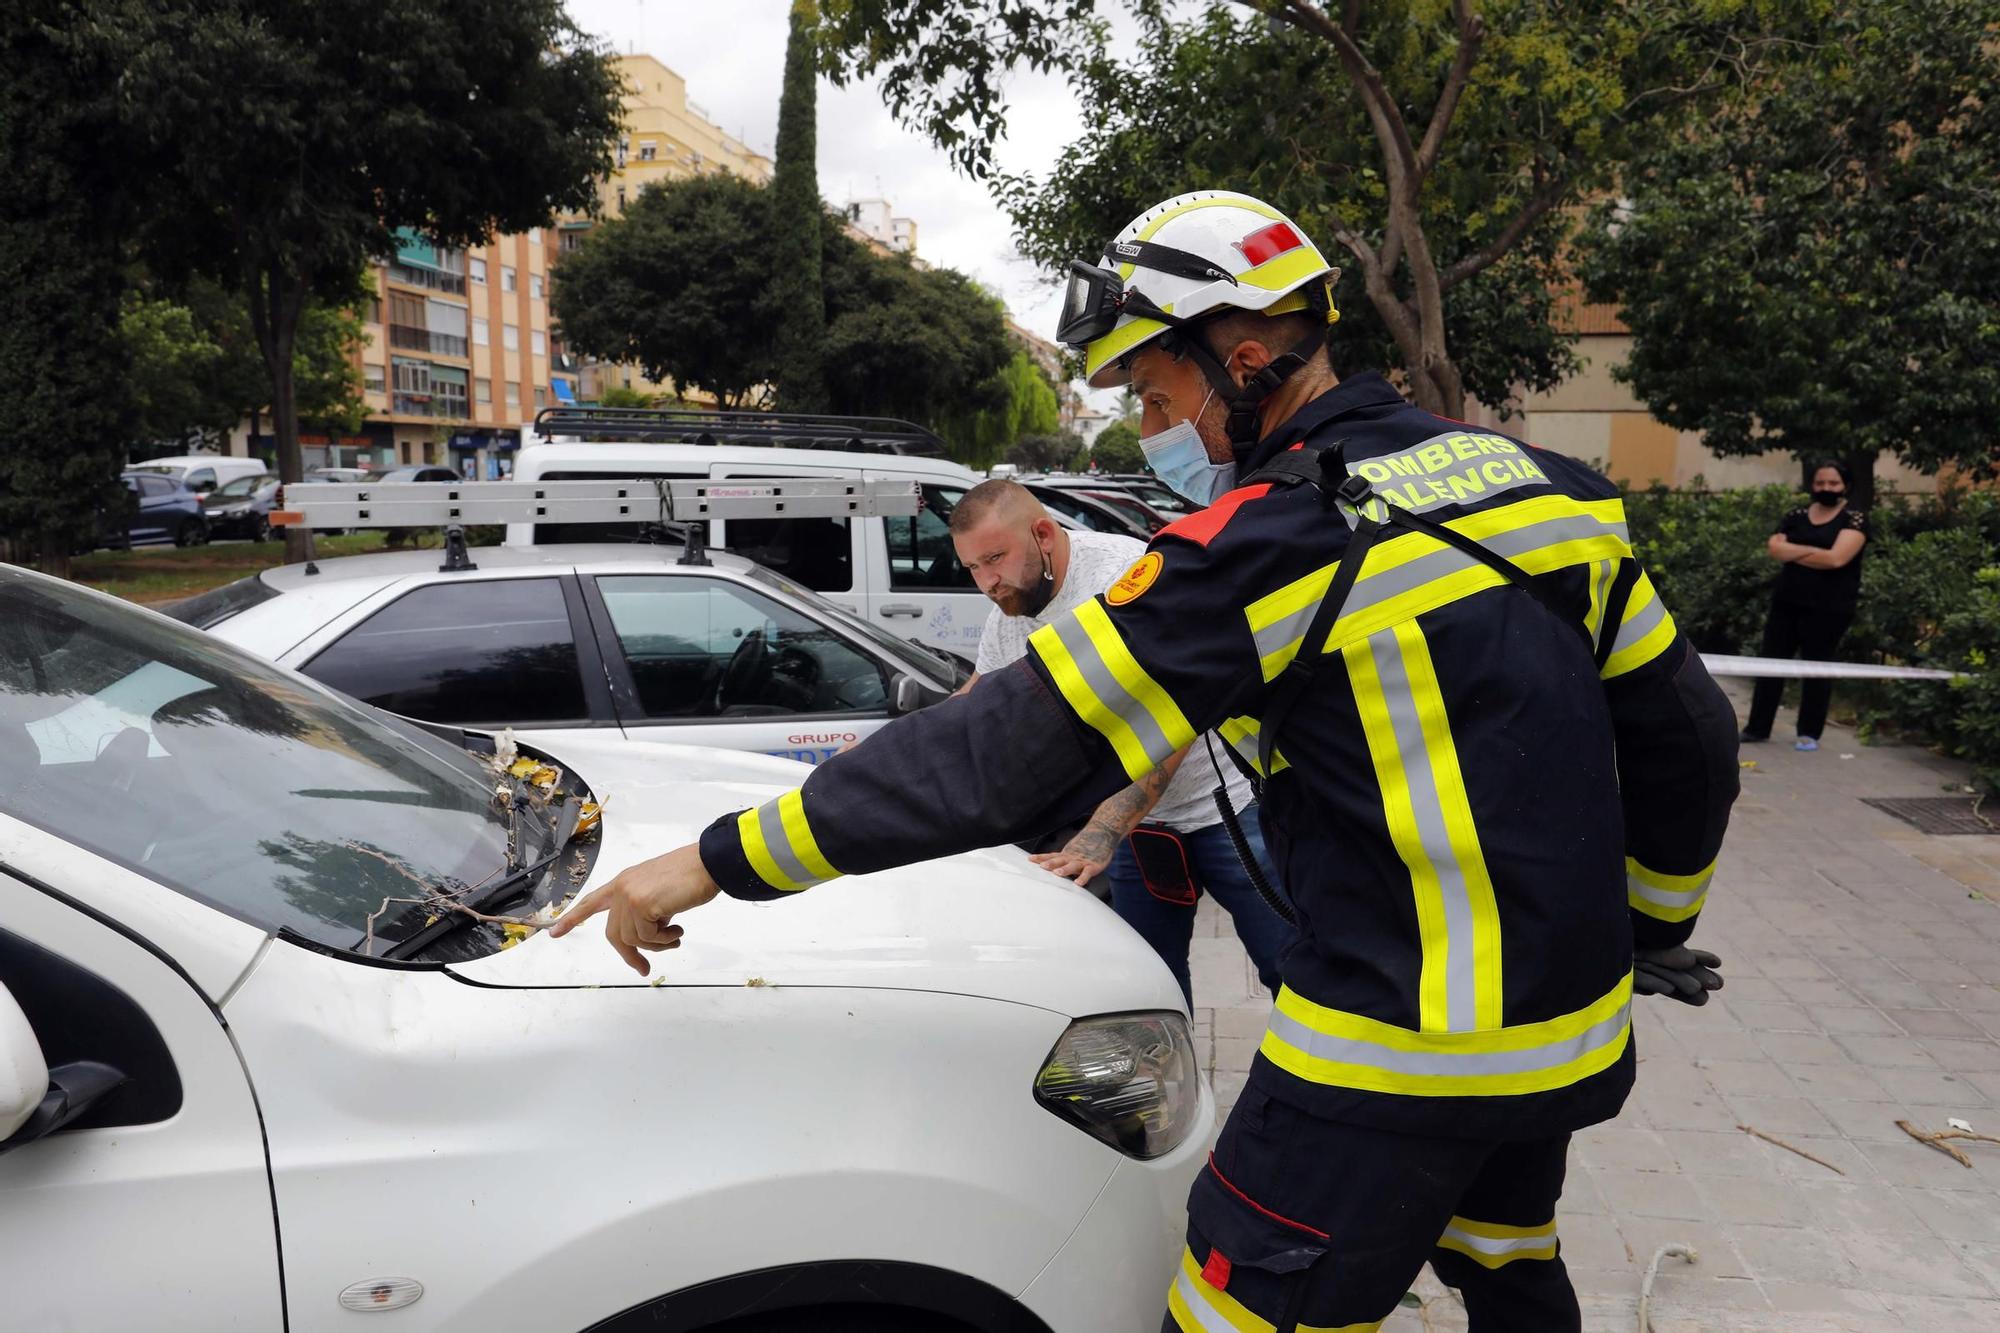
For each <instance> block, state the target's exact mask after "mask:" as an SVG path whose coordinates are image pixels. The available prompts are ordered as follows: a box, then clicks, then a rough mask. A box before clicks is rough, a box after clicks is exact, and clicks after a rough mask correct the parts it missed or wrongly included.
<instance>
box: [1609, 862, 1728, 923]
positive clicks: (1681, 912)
mask: <svg viewBox="0 0 2000 1333" xmlns="http://www.w3.org/2000/svg"><path fill="white" fill-rule="evenodd" d="M1714 876H1715V862H1713V861H1710V862H1709V863H1708V864H1707V865H1705V866H1703V867H1702V868H1701V869H1700V870H1697V871H1695V872H1694V873H1693V874H1692V875H1669V874H1666V873H1664V872H1662V871H1658V870H1648V869H1647V868H1646V867H1645V866H1642V865H1640V864H1639V863H1638V862H1637V861H1635V860H1633V859H1632V858H1631V857H1629V856H1628V857H1626V858H1625V900H1626V901H1627V902H1628V903H1630V904H1631V905H1632V910H1633V911H1635V912H1644V913H1645V914H1646V915H1647V916H1650V917H1653V918H1655V919H1656V920H1660V921H1685V920H1687V919H1688V918H1689V917H1691V916H1693V915H1694V914H1695V913H1696V912H1699V911H1700V910H1701V905H1702V903H1703V902H1704V901H1706V900H1707V898H1708V881H1709V880H1710V879H1712V878H1714Z"/></svg>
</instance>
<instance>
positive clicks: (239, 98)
mask: <svg viewBox="0 0 2000 1333" xmlns="http://www.w3.org/2000/svg"><path fill="white" fill-rule="evenodd" d="M145 13H146V19H145V21H144V22H143V24H139V25H138V26H136V27H135V29H134V30H133V34H132V40H133V44H134V47H135V50H134V52H133V55H132V58H131V59H130V60H129V62H127V63H126V65H125V67H124V68H123V69H122V70H121V71H120V72H119V77H118V78H117V79H116V80H114V83H115V85H116V88H117V94H118V98H119V103H120V106H121V107H122V108H124V109H125V111H126V112H127V114H128V116H129V119H130V122H131V124H130V128H131V132H132V147H133V148H134V149H136V150H137V151H138V152H139V153H141V154H144V155H145V157H146V160H147V162H148V164H149V167H150V169H152V170H153V171H154V172H155V173H156V174H155V175H153V176H152V177H151V178H150V179H149V182H148V183H149V185H150V186H152V187H153V189H154V191H155V194H154V204H155V207H153V208H151V209H149V210H148V212H147V214H146V218H145V221H146V226H145V227H144V229H143V231H142V233H141V234H140V237H139V239H140V241H141V243H142V245H143V248H144V252H145V255H146V258H147V261H148V263H149V265H151V266H153V267H155V268H156V269H157V270H158V271H160V272H161V273H162V274H163V275H164V276H166V277H168V278H169V279H173V278H178V277H180V276H182V275H184V274H188V273H205V274H208V275H210V276H213V277H214V278H216V279H217V280H218V281H220V282H222V283H223V284H224V285H226V286H228V287H230V288H231V289H232V290H235V291H239V292H242V293H244V294H245V295H246V296H247V297H248V300H249V305H250V317H251V324H252V327H253V328H254V329H255V331H256V336H257V342H258V346H259V350H260V351H261V352H262V354H263V358H264V363H265V366H266V368H267V370H268V372H269V374H270V377H271V384H272V417H273V422H274V425H275V427H276V435H277V439H278V467H279V473H280V475H281V476H283V477H284V478H285V479H287V480H296V479H297V477H298V475H299V470H300V456H299V442H298V426H299V411H298V407H299V398H298V389H299V385H298V381H297V377H296V373H295V371H294V368H293V366H294V363H293V354H294V351H295V348H296V344H297V341H298V337H299V327H300V320H301V318H302V316H303V315H304V312H305V310H306V308H307V306H308V304H309V302H310V300H311V298H313V297H314V296H315V295H318V296H320V297H321V298H322V299H325V298H327V297H329V296H332V297H337V298H344V297H345V296H346V295H347V294H348V293H349V291H350V290H351V288H352V284H353V283H354V280H355V275H356V274H357V273H358V272H360V270H361V268H362V266H363V263H364V261H365V260H367V259H369V258H379V257H386V256H388V255H390V254H391V253H392V252H393V251H394V249H395V244H396V243H395V234H396V231H397V229H398V228H411V229H415V230H416V231H418V232H420V233H422V234H423V235H425V236H427V237H430V238H432V239H433V240H435V241H436V242H437V243H439V244H440V245H446V246H466V245H472V244H476V243H480V242H483V241H485V240H486V239H488V238H489V237H490V236H491V235H492V234H493V233H494V232H495V231H503V232H511V231H524V230H526V229H528V228H530V227H534V226H545V225H548V224H549V223H551V222H552V221H553V220H554V216H555V214H556V213H557V212H559V211H563V210H585V209H589V208H592V207H594V206H595V203H596V189H595V182H596V180H597V178H598V177H600V176H601V175H603V174H605V173H606V172H608V171H609V169H610V167H611V144H612V142H613V140H614V139H615V137H616V134H617V130H618V126H619V123H620V120H621V117H622V111H621V107H620V98H619V89H618V86H617V79H616V75H615V73H614V71H613V69H612V67H611V64H610V62H609V60H608V59H607V58H606V57H605V56H604V55H603V54H602V53H601V52H599V51H598V50H596V49H595V48H594V47H592V46H591V45H589V44H588V43H587V42H586V41H585V39H584V38H583V35H582V34H581V32H580V31H579V30H578V29H577V28H576V26H575V25H574V24H573V23H572V22H571V21H570V19H569V17H568V15H567V14H566V13H565V12H564V10H563V8H562V5H561V0H314V3H312V4H296V3H290V2H289V0H190V2H189V3H184V4H178V5H171V6H151V7H147V9H146V11H145ZM124 146H125V145H123V144H120V145H119V147H120V148H123V147H124ZM98 151H100V152H103V153H107V154H109V153H112V152H113V149H112V144H111V143H110V142H109V141H107V142H106V143H105V144H104V145H102V146H100V148H99V150H98Z"/></svg>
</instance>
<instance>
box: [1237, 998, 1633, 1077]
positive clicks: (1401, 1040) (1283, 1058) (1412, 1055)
mask: <svg viewBox="0 0 2000 1333" xmlns="http://www.w3.org/2000/svg"><path fill="white" fill-rule="evenodd" d="M1631 1036H1632V974H1631V973H1629V972H1628V973H1626V974H1625V976H1624V977H1622V978H1621V979H1620V980H1619V982H1618V984H1617V985H1616V986H1614V987H1613V988H1612V989H1611V990H1610V991H1609V992H1608V993H1607V994H1605V995H1604V996H1602V997H1601V998H1599V999H1597V1000H1595V1001H1593V1002H1591V1003H1590V1004H1588V1005H1586V1006H1585V1007H1583V1008H1582V1009H1578V1010H1577V1011H1575V1012H1574V1013H1568V1014H1563V1015H1561V1016H1560V1017H1557V1018H1551V1019H1547V1020H1545V1021H1543V1022H1540V1023H1521V1024H1516V1025H1515V1026H1512V1027H1503V1028H1495V1029H1493V1030H1491V1031H1486V1032H1418V1031H1414V1030H1412V1029H1410V1028H1402V1027H1397V1026H1395V1025H1394V1024H1392V1023H1384V1022H1381V1021H1380V1020H1379V1019H1373V1018H1364V1017H1363V1016H1361V1015H1360V1014H1350V1013H1343V1012H1341V1011H1340V1010H1337V1009H1328V1008H1326V1007H1324V1006H1323V1005H1317V1004H1314V1003H1313V1002H1312V1001H1310V1000H1308V999H1306V998H1305V997H1304V996H1302V995H1300V994H1298V993H1297V992H1295V991H1293V990H1292V989H1290V988H1289V987H1286V988H1283V989H1281V990H1280V991H1279V992H1278V1003H1277V1006H1276V1008H1275V1009H1273V1010H1272V1013H1271V1025H1270V1027H1269V1028H1268V1029H1267V1030H1266V1031H1265V1033H1264V1042H1263V1045H1262V1046H1261V1047H1260V1049H1261V1050H1262V1051H1263V1053H1264V1057H1265V1058H1266V1059H1268V1060H1270V1061H1271V1063H1273V1064H1274V1065H1276V1066H1278V1068H1280V1069H1283V1070H1285V1071H1286V1072H1287V1073H1290V1074H1292V1075H1294V1076H1295V1077H1298V1078H1301V1079H1304V1080H1306V1081H1307V1082H1309V1083H1320V1084H1325V1085H1327V1086H1329V1087H1337V1088H1356V1089H1360V1090H1362V1091H1367V1092H1394V1093H1402V1094H1404V1095H1407V1096H1414V1097H1509V1096H1514V1095H1517V1094H1519V1093H1526V1092H1547V1091H1549V1090H1550V1089H1552V1088H1565V1087H1568V1086H1569V1085H1570V1084H1572V1083H1577V1082H1580V1081H1582V1080H1583V1079H1586V1078H1588V1077H1590V1076H1591V1075H1592V1074H1595V1073H1598V1072H1599V1071H1600V1070H1604V1069H1608V1068H1610V1067H1611V1065H1613V1064H1614V1063H1616V1062H1617V1060H1618V1057H1619V1056H1620V1055H1621V1054H1623V1053H1624V1050H1625V1047H1626V1044H1627V1043H1628V1042H1629V1041H1630V1040H1631Z"/></svg>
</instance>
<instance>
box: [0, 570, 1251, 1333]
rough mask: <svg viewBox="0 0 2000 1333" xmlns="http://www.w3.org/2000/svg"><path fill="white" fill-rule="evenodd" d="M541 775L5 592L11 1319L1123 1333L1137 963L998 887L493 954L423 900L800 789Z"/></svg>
mask: <svg viewBox="0 0 2000 1333" xmlns="http://www.w3.org/2000/svg"><path fill="white" fill-rule="evenodd" d="M521 660H522V661H523V662H524V663H525V662H530V661H532V655H531V654H528V655H524V656H523V658H522V659H521ZM534 740H535V741H536V742H537V743H536V744H535V745H533V746H531V747H523V748H522V750H521V757H522V758H523V759H526V760H528V761H529V764H528V765H527V766H526V767H525V768H524V769H523V773H525V774H527V776H517V775H514V774H513V772H512V770H511V769H509V768H507V767H506V766H505V765H504V763H503V762H501V761H500V760H498V759H497V757H496V755H495V753H494V752H495V750H496V748H497V745H496V741H495V738H493V737H492V736H490V735H486V734H483V733H478V732H467V731H462V730H459V729H455V728H449V727H418V726H416V725H414V724H411V723H408V722H404V721H401V720H398V719H395V718H392V717H390V716H388V715H386V714H383V713H381V712H378V711H376V710H374V709H370V708H367V707H365V706H363V705H361V704H358V703H356V702H354V701H352V700H350V699H348V698H346V697H344V696H342V695H340V694H338V693H336V692H334V691H332V690H329V689H327V688H325V687H324V686H322V685H320V684H318V683H317V682H315V681H313V680H311V679H309V678H307V677H304V676H300V675H297V674H295V673H293V672H290V671H286V670H284V669H283V668H280V667H277V666H273V665H271V664H269V663H267V662H263V661H261V660H259V659H258V658H256V657H255V656H253V655H252V654H249V653H246V652H244V651H243V650H241V649H239V648H237V647H234V646H233V645H230V644H227V643H223V642H221V641H219V640H217V639H215V638H213V637H211V636H208V635H205V634H202V633H201V632H199V631H197V630H194V629H192V628H190V627H188V626H185V625H181V624H177V623H175V622H173V621H171V620H168V619H167V618H165V617H163V616H158V615H155V614H153V613H151V612H149V611H145V610H142V609H140V608H137V607H133V606H130V605H127V604H125V603H122V602H119V601H117V600H115V599H113V598H110V597H106V596H104V595H102V594H99V593H95V592H92V591H90V590H87V589H84V588H81V587H78V586H76V585H74V584H69V583H65V582H61V581H58V580H53V579H48V578H43V577H41V576H39V575H36V574H32V573H29V572H27V571H25V570H19V569H15V568H12V567H8V566H0V753H5V754H6V755H7V756H8V760H9V762H8V768H7V771H6V773H5V774H4V776H0V981H4V985H0V1198H5V1199H6V1200H7V1206H6V1207H5V1208H4V1209H0V1284H4V1288H5V1291H6V1293H7V1295H6V1303H7V1309H8V1311H9V1313H8V1315H7V1317H6V1320H5V1323H6V1324H7V1326H8V1327H9V1328H20V1329H49V1328H74V1329H115V1328H132V1329H140V1328H143V1329H146V1330H148V1333H194V1331H196V1330H199V1331H200V1333H208V1331H209V1330H215V1329H225V1328H226V1329H257V1330H264V1329H277V1328H288V1329H290V1330H292V1333H345V1331H346V1330H349V1329H351V1328H352V1327H357V1325H355V1324H354V1315H355V1313H356V1312H384V1311H387V1312H393V1311H395V1310H396V1309H398V1308H405V1307H411V1306H414V1309H411V1310H409V1311H408V1312H407V1313H405V1314H404V1315H402V1316H401V1317H400V1319H398V1318H395V1317H393V1316H392V1317H391V1319H390V1321H389V1322H390V1323H395V1324H399V1325H401V1324H407V1325H408V1326H409V1327H411V1328H423V1329H436V1330H473V1329H510V1330H512V1329H536V1330H542V1329H565V1330H574V1329H585V1328H589V1329H595V1330H600V1333H610V1331H613V1330H616V1331H617V1333H624V1331H625V1330H638V1329H641V1328H644V1329H674V1330H679V1331H680V1333H709V1331H713V1333H723V1330H727V1333H780V1330H783V1331H785V1333H801V1331H802V1330H815V1331H817V1330H835V1329H842V1330H861V1329H866V1330H869V1331H870V1333H915V1331H916V1330H942V1329H952V1330H1001V1329H1006V1330H1015V1331H1018V1333H1151V1331H1152V1330H1154V1329H1156V1328H1157V1327H1158V1321H1159V1309H1160V1300H1161V1296H1162V1293H1163V1292H1164V1291H1165V1290H1166V1288H1167V1284H1168V1282H1169V1281H1170V1278H1171V1274H1172V1272H1173V1271H1174V1269H1175V1265H1176V1263H1177V1259H1178V1256H1179V1254H1180V1248H1181V1231H1182V1228H1183V1227H1184V1225H1185V1218H1184V1215H1183V1212H1182V1201H1183V1199H1184V1197H1185V1194H1186V1191H1187V1189H1188V1187H1189V1185H1190V1183H1191V1182H1192V1180H1193V1178H1194V1176H1195V1175H1196V1173H1197V1172H1198V1171H1199V1170H1200V1169H1201V1168H1202V1165H1203V1163H1204V1161H1205V1154H1206V1152H1207V1149H1208V1143H1209V1139H1210V1136H1211V1134H1212V1131H1213V1126H1214V1109H1213V1100H1212V1098H1211V1097H1210V1096H1209V1095H1208V1093H1207V1091H1206V1090H1205V1088H1204V1087H1203V1085H1202V1083H1201V1080H1200V1076H1199V1073H1198V1071H1197V1067H1196V1060H1195V1057H1194V1052H1193V1046H1192V1041H1191V1038H1190V1036H1189V1029H1188V1019H1187V1015H1186V1012H1185V1010H1184V1009H1182V1007H1181V1000H1180V993H1179V990H1178V988H1177V987H1176V986H1175V984H1174V982H1173V981H1172V979H1171V977H1170V976H1169V975H1168V973H1167V971H1166V969H1165V967H1164V966H1163V965H1162V964H1161V963H1160V962H1159V960H1158V958H1157V957H1156V956H1155V955H1154V953H1153V951H1152V950H1151V949H1150V948H1149V947H1148V946H1147V945H1146V944H1145V943H1144V942H1143V941H1141V940H1140V939H1139V937H1138V936H1136V935H1134V934H1133V933H1132V932H1131V931H1130V930H1129V929H1127V928H1126V927H1125V926H1124V925H1123V924H1122V923H1121V922H1120V921H1119V920H1118V919H1117V918H1116V917H1115V916H1113V915H1112V913H1111V912H1110V911H1109V910H1108V909H1107V908H1105V907H1103V906H1102V905H1100V904H1099V903H1097V902H1096V901H1095V900H1094V899H1093V898H1092V897H1091V896H1090V895H1089V893H1087V892H1086V891H1084V890H1080V889H1077V888H1075V887H1074V886H1073V885H1071V884H1069V883H1067V882H1065V881H1063V880H1060V879H1058V878H1056V877H1055V876H1052V875H1049V874H1047V873H1045V872H1042V871H1040V870H1037V869H1035V868H1034V867H1033V866H1032V865H1031V864H1029V863H1028V861H1027V860H1026V858H1025V857H1023V856H1022V855H1020V854H1019V853H1017V852H1014V851H1013V850H1012V849H1006V850H1003V851H996V852H979V853H973V854H969V855H965V856H959V857H952V858H948V859H945V860H941V861H936V862H931V863H927V864H923V865H918V866H913V867H910V868H908V869H906V870H901V871H893V872H885V873H881V874H874V875H866V876H858V877H855V878H853V879H851V880H846V881H840V882H836V883H833V884H828V885H824V886H822V887H820V888H817V889H814V890H812V891H811V892H809V893H805V894H801V895H799V896H798V898H797V899H796V900H794V901H789V902H785V903H779V904H770V903H745V902H737V901H734V900H729V899H721V900H718V901H717V902H715V903H714V904H712V905H710V906H708V907H705V908H703V909H702V910H701V911H700V912H699V913H698V914H696V915H694V916H691V917H690V918H688V921H687V935H686V938H685V940H684V941H683V943H682V945H681V947H680V948H679V949H677V950H676V951H675V952H673V953H672V954H667V955H663V956H661V959H660V961H661V963H662V964H663V966H661V967H660V969H659V971H658V973H657V974H656V977H655V979H654V980H653V981H652V983H651V984H648V983H647V982H644V981H641V980H640V979H639V978H638V977H636V976H634V975H633V973H632V972H631V971H630V970H629V969H628V968H627V967H626V966H625V964H624V963H623V962H622V961H621V960H620V959H619V958H618V956H617V955H616V954H615V953H614V952H613V951H612V950H611V949H609V948H608V947H606V946H605V944H604V942H603V940H602V938H601V936H600V935H599V933H598V932H597V931H595V930H593V929H589V928H586V929H585V930H584V931H583V932H581V933H580V934H578V935H577V936H575V937H573V938H569V939H564V940H550V939H548V938H547V937H546V936H544V935H540V934H528V936H527V938H525V939H522V940H521V941H520V942H519V943H518V944H515V945H514V947H511V948H510V947H508V944H509V942H510V937H511V936H518V935H522V934H525V933H526V932H525V931H523V930H522V929H521V928H518V927H517V928H514V929H512V930H510V929H508V928H507V927H504V926H502V925H498V924H494V923H490V922H482V921H478V920H475V919H473V918H472V917H470V916H469V915H466V914H465V913H462V912H459V911H457V910H456V909H455V908H454V907H452V906H451V903H452V902H453V901H459V902H466V903H467V904H468V905H469V904H470V903H472V902H477V903H479V904H480V910H482V911H485V912H487V913H488V914H506V915H509V916H513V917H522V918H525V917H530V916H532V915H534V914H535V913H537V912H538V911H541V910H542V909H545V908H550V907H552V906H553V905H554V904H556V903H559V902H561V901H562V900H563V899H565V898H566V897H568V896H569V895H572V894H575V893H580V892H584V891H587V890H588V889H590V888H591V887H593V886H595V885H597V884H600V883H602V882H603V881H605V880H606V879H607V878H608V877H609V876H610V875H611V874H613V873H614V872H615V871H617V870H619V869H621V868H623V867H624V866H626V865H629V864H631V863H633V862H634V861H637V860H639V859H641V858H644V857H647V856H651V855H654V854H656V853H659V852H662V851H664V850H666V849H668V848H671V847H675V846H679V845H681V844H683V843H685V842H687V841H689V840H690V839H692V838H693V837H694V836H695V835H696V834H697V833H698V832H699V830H700V829H701V828H702V827H703V826H704V825H706V824H707V823H708V822H710V821H711V820H713V819H715V818H716V817H718V816H720V815H723V814H725V813H727V812H728V811H731V810H735V809H738V808H741V807H743V806H745V805H754V804H756V803H758V802H761V801H764V800H768V799H770V798H771V797H772V796H773V795H775V794H776V793H778V792H779V791H781V790H783V789H786V788H788V787H790V786H791V785H793V784H795V783H796V782H797V781H798V779H799V777H800V776H802V775H803V773H804V772H805V771H806V770H805V769H803V768H802V767H801V766H799V765H796V764H792V763H788V762H786V761H783V760H776V759H768V758H763V757H759V756H754V755H745V754H730V753H725V752H717V751H713V750H708V749H703V748H700V747H693V746H681V745H657V746H651V747H645V748H639V747H631V746H623V745H619V744H606V743H605V742H604V741H603V740H602V739H601V738H598V737H593V736H591V735H589V734H587V733H577V734H572V735H570V736H566V737H563V738H561V739H560V742H559V743H558V742H556V741H555V740H553V739H552V737H551V735H550V734H547V733H542V734H537V735H536V736H535V737H534ZM542 742H549V743H547V744H543V743H542ZM497 744H498V745H504V744H505V742H504V741H502V742H499V743H497ZM857 757H858V756H857ZM540 765H549V766H553V767H554V768H556V769H557V770H559V771H558V772H557V773H556V774H554V775H553V776H552V781H551V782H549V783H548V784H546V786H544V785H543V784H540V783H538V781H537V776H538V771H539V770H538V766H540ZM548 787H553V789H554V794H548V792H547V788H548ZM586 802H588V803H590V805H591V806H594V807H596V812H597V815H598V818H599V820H600V823H599V824H598V826H597V828H596V829H595V831H594V832H591V833H589V834H586V835H583V836H581V837H580V836H578V835H577V834H576V833H575V832H574V831H573V830H574V829H575V827H576V826H577V821H578V819H579V818H580V817H582V816H584V815H585V814H587V813H588V811H587V809H586V806H585V804H584V803H586ZM433 918H435V919H433ZM411 1321H414V1322H411ZM386 1326H387V1325H385V1327H386Z"/></svg>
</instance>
